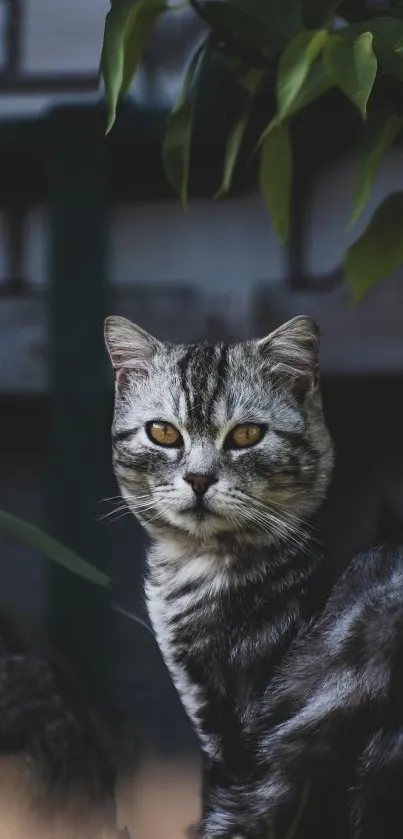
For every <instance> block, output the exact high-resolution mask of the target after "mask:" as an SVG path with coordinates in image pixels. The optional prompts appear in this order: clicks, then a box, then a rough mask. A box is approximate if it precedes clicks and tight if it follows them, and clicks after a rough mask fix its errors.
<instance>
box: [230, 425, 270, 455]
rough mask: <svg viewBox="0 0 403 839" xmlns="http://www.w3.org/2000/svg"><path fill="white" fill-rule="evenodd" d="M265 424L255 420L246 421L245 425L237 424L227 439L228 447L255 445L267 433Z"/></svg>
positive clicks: (244, 447)
mask: <svg viewBox="0 0 403 839" xmlns="http://www.w3.org/2000/svg"><path fill="white" fill-rule="evenodd" d="M265 430H266V429H265V426H264V425H259V424H258V423H255V422H246V423H244V424H243V425H236V426H235V428H233V429H232V431H230V433H229V434H228V436H227V437H226V439H225V443H224V447H225V448H226V449H247V448H249V446H255V445H256V443H258V442H259V440H261V439H262V437H263V435H264V433H265Z"/></svg>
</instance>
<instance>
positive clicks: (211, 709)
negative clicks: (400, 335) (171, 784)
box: [105, 316, 403, 839]
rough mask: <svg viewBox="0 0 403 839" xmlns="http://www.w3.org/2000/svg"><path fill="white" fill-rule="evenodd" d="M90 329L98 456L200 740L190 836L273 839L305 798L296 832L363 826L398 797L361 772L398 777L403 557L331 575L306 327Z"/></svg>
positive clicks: (376, 558)
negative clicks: (233, 336)
mask: <svg viewBox="0 0 403 839" xmlns="http://www.w3.org/2000/svg"><path fill="white" fill-rule="evenodd" d="M105 335H106V342H107V346H108V349H109V353H110V357H111V360H112V365H113V367H114V370H115V373H116V390H115V414H114V421H113V431H112V436H113V463H114V469H115V473H116V477H117V480H118V482H119V486H120V488H121V492H122V495H123V496H124V498H125V500H126V502H127V504H128V506H129V508H130V509H131V511H132V512H133V513H134V515H135V516H136V517H137V518H138V519H139V520H140V521H141V522H142V524H143V525H144V526H145V528H146V530H147V532H148V533H149V535H150V536H151V538H152V543H151V546H150V548H149V550H148V555H147V567H148V571H147V580H146V595H147V603H148V610H149V615H150V619H151V622H152V625H153V628H154V631H155V634H156V637H157V641H158V644H159V646H160V649H161V651H162V654H163V656H164V659H165V662H166V664H167V666H168V668H169V670H170V673H171V676H172V679H173V681H174V683H175V685H176V688H177V690H178V693H179V695H180V697H181V699H182V702H183V704H184V707H185V709H186V711H187V713H188V715H189V717H190V719H191V721H192V723H193V725H194V727H195V729H196V732H197V734H198V736H199V739H200V743H201V745H202V748H203V751H204V754H205V756H206V766H207V773H206V775H207V784H206V795H205V802H204V812H203V818H202V820H201V822H200V824H199V826H198V832H199V834H200V835H201V836H203V837H210V839H219V837H220V838H221V839H231V837H234V836H235V835H237V834H241V835H242V836H244V837H246V839H261V838H262V837H267V836H268V828H269V826H271V827H272V828H273V827H274V828H275V831H276V837H277V836H278V835H280V836H281V835H282V831H286V830H288V829H289V828H290V823H291V822H292V820H293V816H294V814H295V810H296V809H298V804H299V802H300V799H301V795H303V797H304V807H303V808H302V810H301V813H300V815H299V820H298V826H297V827H296V826H295V825H293V830H295V829H296V830H297V833H298V836H304V835H307V833H308V832H309V836H310V837H314V836H318V837H319V836H321V837H322V836H323V835H326V836H339V837H343V836H346V835H347V834H348V831H349V832H350V834H351V836H353V837H354V839H364V837H365V839H368V837H372V836H375V835H379V834H376V832H374V831H375V829H379V825H380V824H382V827H383V828H384V827H385V823H386V822H385V819H386V815H385V813H386V814H387V816H388V820H389V817H391V818H392V820H393V817H394V814H395V810H396V807H397V798H396V795H395V797H394V798H393V797H392V798H391V797H390V795H389V798H388V795H386V794H385V796H384V803H383V804H381V805H379V806H378V809H375V810H374V806H375V805H374V801H375V798H374V796H373V788H374V779H377V782H378V781H379V785H378V790H379V789H383V787H385V784H386V781H385V778H387V780H388V789H389V790H396V789H397V787H398V786H399V784H400V781H401V780H402V781H403V776H402V774H401V761H400V751H399V748H400V740H401V741H402V746H403V733H402V734H401V735H400V731H402V732H403V719H402V716H403V711H402V712H400V717H399V715H397V717H396V714H395V717H396V719H395V718H393V724H392V723H391V722H390V720H391V716H390V714H391V713H392V711H391V708H392V706H393V708H394V709H395V708H396V707H399V703H398V699H399V698H400V694H399V687H398V685H399V684H400V683H399V680H398V679H395V683H396V685H397V687H395V693H393V692H392V693H393V695H392V694H391V693H390V691H389V688H390V685H391V682H390V674H391V673H392V672H393V673H397V672H398V669H399V666H400V669H402V666H401V658H402V656H401V653H402V650H403V644H401V643H399V641H398V638H397V636H396V634H393V631H392V627H393V626H394V622H395V621H396V619H397V614H398V617H399V620H400V621H403V608H402V607H401V603H403V558H401V556H400V553H399V551H397V552H396V549H395V548H394V546H387V547H385V548H384V549H379V550H378V552H376V551H375V552H372V553H371V554H366V555H365V556H364V557H358V558H357V559H356V560H354V562H353V563H352V565H351V566H350V567H349V569H348V571H347V572H346V573H345V574H344V575H343V576H342V578H341V580H340V581H339V582H338V583H337V584H336V585H335V586H334V587H332V588H331V589H329V581H328V580H327V578H326V573H325V572H326V564H325V563H323V550H322V546H321V519H322V516H323V513H324V510H325V498H326V491H327V488H328V485H329V481H330V478H331V473H332V467H333V451H332V443H331V439H330V436H329V433H328V430H327V427H326V424H325V420H324V417H323V412H322V404H321V396H320V390H319V385H318V348H319V333H318V329H317V327H316V325H315V324H314V323H313V321H312V320H310V319H309V318H307V317H304V316H301V317H298V318H294V319H293V320H292V321H290V322H289V323H287V324H285V325H284V326H282V327H280V328H279V329H277V330H276V331H275V332H273V333H272V334H271V335H269V336H268V337H267V338H264V339H262V340H256V341H247V342H244V343H233V344H231V345H225V344H214V345H211V344H208V343H204V344H196V345H193V346H188V345H172V344H168V343H162V342H160V341H158V340H157V339H155V338H154V337H152V336H151V335H149V334H148V333H146V332H144V331H143V330H142V329H140V328H139V327H138V326H135V325H133V324H132V323H130V322H129V321H127V320H125V319H124V318H118V317H111V318H108V319H107V321H106V325H105ZM385 603H387V605H388V609H386V610H385ZM397 609H400V611H399V612H398V613H397V611H396V610H397ZM376 639H380V640H381V641H382V643H383V647H382V652H381V653H379V654H378V653H377V650H376V649H374V644H375V645H376V643H377V640H376ZM399 655H400V658H399ZM388 703H389V704H388ZM391 703H392V704H391ZM396 703H397V704H396ZM386 706H387V708H388V709H389V711H388V713H389V716H386V717H385V714H386V711H387V708H386ZM402 708H403V704H402ZM385 720H387V725H389V726H392V727H391V728H390V730H389V729H387V727H386V728H385V725H386V722H385ZM401 723H402V728H400V725H401ZM399 737H400V740H399ZM398 746H399V748H398ZM379 779H380V780H379ZM382 779H383V781H382ZM396 779H397V780H396ZM307 781H309V796H308V797H307V796H306V795H305V788H306V783H307ZM382 783H383V787H382ZM393 784H394V786H393ZM402 788H403V787H402ZM385 802H386V803H385ZM399 803H400V802H399ZM394 808H395V810H394ZM379 814H380V815H379ZM377 819H378V821H377ZM391 823H392V822H391ZM399 823H400V833H401V832H402V829H403V821H402V819H401V818H400V820H399ZM388 824H389V821H388ZM278 831H280V833H278ZM391 835H392V833H390V836H391ZM393 835H395V834H394V833H393ZM396 835H398V834H396ZM399 835H400V834H399Z"/></svg>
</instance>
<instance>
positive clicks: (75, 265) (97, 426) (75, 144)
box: [48, 107, 110, 705]
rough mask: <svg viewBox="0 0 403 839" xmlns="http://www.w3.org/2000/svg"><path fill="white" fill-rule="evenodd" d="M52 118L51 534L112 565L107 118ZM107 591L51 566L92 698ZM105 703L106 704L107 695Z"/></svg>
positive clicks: (67, 639) (64, 627)
mask: <svg viewBox="0 0 403 839" xmlns="http://www.w3.org/2000/svg"><path fill="white" fill-rule="evenodd" d="M48 125H49V205H48V224H49V227H48V236H49V291H48V304H49V305H48V328H49V387H50V410H51V428H52V439H51V441H50V449H51V451H50V498H49V512H50V525H49V527H50V531H51V533H52V534H53V535H54V536H55V537H56V538H58V539H59V540H60V541H62V542H64V543H65V544H66V545H67V546H68V547H70V548H72V549H73V550H75V551H76V552H77V553H78V554H80V555H81V556H82V557H83V558H84V559H86V560H88V561H89V562H91V563H93V564H95V565H97V566H98V568H99V569H100V570H101V571H106V572H108V568H107V565H108V544H107V540H106V534H105V529H104V528H102V527H101V526H100V524H99V521H98V520H97V519H99V515H100V512H101V509H102V508H101V505H100V504H99V502H100V500H101V499H102V498H103V497H105V496H107V495H110V463H109V417H108V415H107V414H108V409H107V387H106V383H107V372H106V370H107V368H106V356H105V350H104V345H103V335H102V333H103V319H104V316H105V314H106V309H107V214H108V213H107V210H108V207H107V196H106V188H105V178H104V174H105V173H104V133H103V120H102V115H101V113H100V111H99V109H98V108H95V107H60V108H57V109H55V110H53V111H52V112H51V113H50V114H49V116H48ZM108 597H109V594H108V592H105V591H104V590H102V589H101V588H99V587H98V586H92V585H91V584H90V583H87V582H85V581H82V580H80V579H78V578H77V577H75V576H73V575H72V574H69V572H68V571H64V570H63V569H59V568H57V567H54V566H49V588H48V603H49V609H48V626H49V633H50V636H51V638H52V640H53V641H54V643H55V644H57V645H58V647H59V649H60V650H61V651H62V652H63V653H64V654H65V655H66V657H67V659H69V660H70V662H71V663H72V665H73V667H74V668H75V670H76V672H77V674H78V676H79V678H80V679H81V681H82V682H83V683H84V686H85V687H86V688H88V689H89V691H90V693H91V694H92V695H93V696H97V697H98V696H99V697H101V698H102V700H105V701H107V693H108V685H110V662H109V660H108V652H107V646H108V645H107V638H108V615H109V607H108ZM100 704H101V705H102V704H104V702H103V701H102V702H101V703H100Z"/></svg>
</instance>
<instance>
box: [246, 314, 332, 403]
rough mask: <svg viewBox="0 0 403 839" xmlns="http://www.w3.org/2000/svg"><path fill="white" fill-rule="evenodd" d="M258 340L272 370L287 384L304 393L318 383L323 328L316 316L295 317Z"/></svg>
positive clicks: (274, 375) (284, 384) (283, 383)
mask: <svg viewBox="0 0 403 839" xmlns="http://www.w3.org/2000/svg"><path fill="white" fill-rule="evenodd" d="M257 343H258V347H259V350H260V351H261V352H262V353H263V355H264V358H265V360H266V361H267V363H268V365H269V370H270V374H271V375H272V376H273V377H274V378H275V379H277V380H278V381H279V382H280V383H281V384H282V385H283V386H287V385H289V386H290V387H291V388H292V389H293V390H295V391H296V392H299V393H301V394H303V393H306V392H307V391H308V390H311V389H313V388H315V387H316V386H317V384H318V380H319V345H320V332H319V327H318V326H317V324H316V323H315V321H314V320H312V318H309V317H307V316H306V315H299V316H298V317H295V318H292V320H289V321H288V322H287V323H284V324H283V325H282V326H280V327H279V328H278V329H276V330H275V331H274V332H271V333H270V335H268V336H267V337H266V338H262V339H261V340H260V341H258V342H257Z"/></svg>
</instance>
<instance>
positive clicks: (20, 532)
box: [0, 510, 110, 587]
mask: <svg viewBox="0 0 403 839" xmlns="http://www.w3.org/2000/svg"><path fill="white" fill-rule="evenodd" d="M0 529H1V530H4V531H5V533H9V534H10V535H11V536H15V537H16V538H17V539H21V540H22V541H23V542H26V543H27V544H28V545H29V546H30V547H31V548H36V549H37V550H39V551H41V553H43V554H44V555H45V556H46V557H48V559H51V560H53V561H54V562H57V563H58V564H59V565H62V566H63V568H66V569H67V570H68V571H71V572H72V573H73V574H78V575H79V576H80V577H83V578H84V579H85V580H88V581H89V582H91V583H95V584H96V585H99V586H105V587H108V586H109V584H110V580H109V578H108V577H107V576H106V574H103V573H102V572H101V571H98V569H97V568H95V567H94V566H93V565H90V564H89V562H86V561H85V560H84V559H81V557H79V556H78V555H77V554H76V553H74V552H73V551H71V550H70V549H69V548H66V547H65V545H62V544H61V543H60V542H58V541H57V540H56V539H53V538H52V537H51V536H48V535H47V533H44V532H43V531H42V530H40V529H39V527H36V526H35V525H33V524H29V522H26V521H23V520H22V519H19V518H17V517H16V516H12V515H11V514H10V513H6V512H5V510H0Z"/></svg>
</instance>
